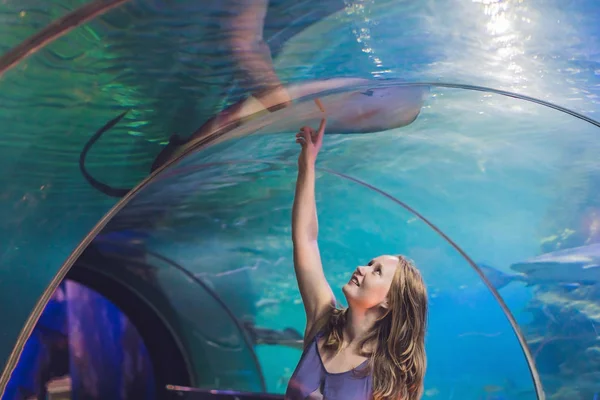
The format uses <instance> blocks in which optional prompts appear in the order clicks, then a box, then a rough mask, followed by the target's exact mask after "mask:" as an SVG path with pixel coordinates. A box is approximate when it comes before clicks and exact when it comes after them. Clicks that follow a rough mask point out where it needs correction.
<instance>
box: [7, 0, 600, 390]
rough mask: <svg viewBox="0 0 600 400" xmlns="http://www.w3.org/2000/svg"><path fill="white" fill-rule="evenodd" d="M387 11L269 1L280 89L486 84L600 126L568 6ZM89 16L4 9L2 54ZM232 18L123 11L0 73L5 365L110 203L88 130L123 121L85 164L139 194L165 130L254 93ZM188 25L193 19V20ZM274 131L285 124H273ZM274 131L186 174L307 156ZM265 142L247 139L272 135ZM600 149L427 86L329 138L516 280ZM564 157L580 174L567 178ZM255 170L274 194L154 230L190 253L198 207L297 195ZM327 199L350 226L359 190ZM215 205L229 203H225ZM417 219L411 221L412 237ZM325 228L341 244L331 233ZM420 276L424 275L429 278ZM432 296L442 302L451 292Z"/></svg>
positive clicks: (471, 97)
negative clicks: (166, 230) (356, 80)
mask: <svg viewBox="0 0 600 400" xmlns="http://www.w3.org/2000/svg"><path fill="white" fill-rule="evenodd" d="M393 3H395V2H392V1H377V2H375V1H372V2H361V3H357V4H353V5H349V4H342V3H341V2H334V1H331V2H320V3H314V2H301V3H298V4H297V5H296V7H293V8H292V7H290V4H288V3H286V2H284V1H281V2H280V1H277V2H275V3H274V4H273V6H272V7H271V9H270V10H269V14H268V16H267V27H266V29H265V38H266V40H267V42H268V43H269V44H270V45H271V46H272V51H273V57H274V65H275V68H276V71H277V73H278V75H279V76H280V78H281V79H282V81H283V82H285V83H301V82H304V81H307V80H315V79H327V78H338V77H360V78H369V79H371V78H375V79H379V78H394V79H398V80H405V81H411V82H415V81H417V82H419V81H420V82H435V81H445V82H455V83H466V84H476V85H483V86H488V87H493V88H496V89H502V90H508V91H512V92H516V93H522V94H526V95H528V96H532V97H536V98H540V99H544V100H547V101H550V102H553V103H556V104H559V105H561V106H564V107H566V108H569V109H571V110H575V111H577V112H580V113H582V114H585V115H588V116H591V117H593V116H594V115H595V113H596V109H597V106H596V104H597V100H596V99H597V90H598V89H597V88H598V85H597V70H598V60H597V52H596V51H595V50H593V49H595V48H597V37H596V36H594V34H592V31H593V27H594V13H587V14H586V13H583V12H582V11H581V10H580V9H575V8H570V7H575V3H569V5H564V4H562V3H559V2H535V1H532V2H503V3H501V2H487V1H486V2H483V1H473V2H472V3H464V2H458V1H456V2H454V1H453V2H442V1H439V2H434V4H429V3H427V4H425V3H421V4H418V5H416V4H412V5H410V6H409V5H408V4H406V6H404V7H398V6H397V5H396V6H395V7H392V4H393ZM83 4H84V2H75V1H72V2H66V3H65V2H63V3H61V6H60V7H58V6H50V5H46V4H44V5H42V4H31V5H28V6H24V5H23V4H22V3H17V2H7V3H4V4H3V5H2V8H1V9H0V10H1V12H2V18H3V19H4V20H5V21H6V23H5V24H2V26H1V27H0V32H1V35H2V38H3V39H4V40H2V41H0V43H1V46H2V47H1V50H2V53H6V52H7V51H8V50H9V49H10V48H12V47H14V46H15V45H17V44H19V43H20V42H21V41H23V40H25V39H26V38H27V37H29V36H30V35H32V34H33V33H34V32H36V31H38V30H39V29H40V28H42V27H43V26H45V25H47V24H49V23H50V22H52V21H53V20H55V19H56V18H59V17H61V16H62V15H64V14H65V13H66V12H68V11H69V10H74V9H76V8H77V7H79V6H81V5H83ZM228 6H229V4H225V3H222V2H216V1H212V2H203V4H202V6H201V7H200V6H192V5H190V4H184V3H177V4H167V3H162V2H154V3H146V2H141V1H139V2H128V3H127V4H125V5H123V6H122V7H119V8H116V9H114V10H112V11H110V12H109V13H107V14H105V15H103V16H100V17H98V18H96V19H95V20H93V21H91V22H89V23H87V24H85V25H83V26H81V27H78V28H76V29H75V30H73V31H72V32H70V33H69V34H67V35H66V36H64V37H62V38H60V39H58V40H56V41H55V42H53V43H50V44H49V45H48V46H47V47H44V48H42V49H40V50H39V51H37V52H36V53H35V54H33V55H31V56H29V57H28V58H26V59H24V60H23V61H22V62H20V63H19V64H17V65H16V66H15V67H14V68H12V69H10V70H8V71H7V72H5V73H4V74H3V75H2V77H1V80H0V85H2V86H1V87H2V91H1V93H2V94H1V96H2V102H3V104H4V107H3V108H2V110H0V119H2V120H3V121H4V122H3V123H2V126H5V127H9V128H8V129H7V130H6V132H5V135H4V137H3V138H4V141H5V151H6V155H5V157H2V161H0V163H2V164H1V165H2V170H3V171H10V173H4V174H2V178H1V179H2V185H3V187H4V188H5V191H4V194H3V196H2V202H3V207H2V210H3V220H4V221H5V222H6V224H5V226H6V228H5V229H4V230H3V231H2V236H3V243H7V245H6V249H5V251H4V252H3V253H2V259H1V260H2V265H3V268H2V274H3V280H2V282H3V283H2V287H3V289H4V288H6V290H3V291H2V297H1V298H0V301H2V304H7V303H8V302H9V301H10V300H9V299H11V298H14V297H16V296H21V293H22V290H23V287H24V286H23V285H25V282H26V285H27V290H28V292H29V293H31V295H30V297H26V298H25V297H23V301H22V303H20V304H19V305H16V306H15V307H14V308H12V309H11V310H10V311H9V312H7V313H3V314H2V315H0V326H3V329H2V332H1V333H2V341H1V342H0V360H1V363H5V361H6V360H9V355H10V353H11V351H12V347H13V344H14V342H15V340H16V339H17V336H18V334H19V331H20V330H21V328H22V326H23V324H24V323H25V321H26V319H27V316H28V315H29V313H30V311H31V309H32V308H33V306H34V304H35V302H36V301H37V299H38V297H39V295H40V294H41V293H42V292H43V290H44V289H45V288H46V287H47V286H48V284H49V283H50V282H51V279H52V277H53V276H54V274H55V273H56V271H57V270H58V269H59V267H60V266H61V265H62V264H63V262H64V260H65V259H66V258H67V257H68V255H69V254H70V253H71V251H73V249H74V248H75V247H76V246H77V244H78V243H79V242H80V241H81V239H82V238H83V237H84V236H85V235H86V234H87V233H88V232H89V231H90V229H91V228H92V227H93V226H94V225H95V224H96V223H97V221H98V220H100V219H101V218H102V216H103V215H104V214H105V213H106V212H107V211H108V210H109V208H110V207H111V206H113V205H114V204H115V203H116V200H115V199H112V198H107V197H105V196H103V195H101V194H100V193H98V192H97V191H95V190H94V189H93V188H91V187H90V186H89V185H88V184H87V182H85V180H84V179H82V177H81V174H80V172H79V169H78V166H77V161H78V158H79V153H80V151H81V149H82V148H83V146H84V144H85V143H86V141H87V140H88V139H89V137H90V136H91V134H92V133H93V132H94V131H95V130H97V129H98V128H99V127H100V126H102V125H103V124H104V123H105V122H106V121H108V120H110V119H111V118H114V117H115V115H116V114H117V113H118V112H120V111H122V110H124V109H131V111H130V113H129V114H128V116H127V119H125V120H124V121H123V123H122V124H120V125H118V126H116V127H115V128H114V129H113V130H111V131H110V133H109V134H106V136H105V137H103V139H102V141H101V142H99V143H98V144H97V145H96V146H95V148H94V150H93V151H92V152H90V155H89V167H90V170H91V171H92V172H93V173H94V174H95V176H97V177H98V178H99V179H101V180H102V181H105V182H110V183H111V184H114V185H117V186H125V187H130V186H134V185H135V184H137V183H139V182H140V181H141V180H142V179H143V178H144V177H145V176H147V174H148V170H149V166H150V164H151V163H152V160H153V159H154V157H155V156H156V154H157V153H158V152H159V151H160V148H161V145H164V143H165V142H166V140H167V139H168V137H169V136H170V134H171V133H173V132H177V133H180V134H181V135H183V136H187V135H189V134H191V133H192V132H193V131H194V130H195V129H197V128H198V127H199V126H200V125H202V123H203V122H204V121H206V119H208V118H209V117H210V116H212V115H214V114H215V113H216V112H218V111H219V110H222V109H223V108H224V107H225V106H227V105H230V104H232V103H234V102H236V101H238V100H240V99H241V98H243V97H244V95H245V94H246V93H247V92H248V90H249V88H242V87H241V86H240V85H238V84H237V83H236V81H235V80H234V79H233V77H234V73H235V72H236V71H235V68H234V66H233V65H232V64H231V62H230V61H228V60H229V56H230V54H228V52H227V50H226V49H223V46H222V37H221V36H220V31H219V29H218V28H219V22H218V21H220V20H219V19H216V16H219V17H218V18H221V19H226V18H227V12H228V9H227V8H226V7H228ZM390 10H391V11H390ZM189 20H193V21H194V23H193V24H189V23H188V24H186V23H182V21H189ZM221 21H222V20H221ZM283 111H285V110H283ZM267 117H270V116H267ZM271 118H272V121H271V122H273V121H275V122H277V118H276V114H274V115H273V116H272V117H271ZM311 122H314V121H311ZM277 123H279V124H280V125H279V126H280V127H279V128H278V129H276V131H277V135H270V136H267V135H258V136H250V137H248V138H242V139H239V140H235V141H231V142H224V143H221V144H218V145H216V146H214V147H211V148H208V149H206V150H204V151H201V152H198V153H197V154H195V155H193V156H191V157H190V158H188V159H187V160H186V161H184V162H183V163H182V164H181V165H180V166H181V167H184V166H186V165H188V166H197V165H201V164H205V163H208V162H211V161H220V162H222V161H223V160H245V159H248V158H250V159H253V160H256V159H261V158H264V159H268V160H274V161H277V162H279V163H284V164H285V163H290V162H292V163H293V162H294V158H295V156H296V151H295V147H294V143H293V141H292V140H290V139H291V138H292V137H293V132H294V130H295V129H296V128H297V127H296V126H295V125H294V126H292V125H290V126H286V124H285V123H281V122H277ZM260 128H262V127H260V126H259V127H257V128H256V129H255V130H254V131H252V132H250V131H248V133H254V132H256V133H262V132H263V131H264V129H263V130H262V131H261V129H260ZM274 132H275V131H274ZM597 134H598V132H597V128H595V127H594V126H592V125H590V124H588V123H585V122H583V121H581V120H579V119H576V118H574V117H572V116H569V115H567V114H564V113H560V112H557V111H555V110H551V109H548V108H545V107H542V106H539V105H535V104H531V103H527V102H524V101H521V100H518V99H511V98H507V97H504V96H499V95H496V94H489V93H481V92H472V91H464V90H458V89H451V88H436V87H433V88H432V91H431V93H430V94H429V96H428V97H427V100H426V102H425V106H424V108H423V111H422V112H421V115H419V117H418V118H417V120H416V121H415V122H414V123H413V124H411V125H409V126H407V127H404V128H401V129H398V130H393V131H389V132H381V133H377V134H375V135H361V136H348V135H332V136H331V137H327V138H326V144H325V146H326V150H325V152H324V153H325V156H324V157H323V158H322V160H321V166H322V167H324V168H329V169H332V170H335V171H343V172H344V173H347V174H350V175H352V176H355V177H358V178H361V179H364V180H365V181H368V182H369V183H370V184H372V185H375V186H376V187H378V188H381V189H382V190H385V191H386V192H389V193H391V194H393V195H394V196H395V197H398V198H402V200H403V201H406V202H407V203H408V204H411V205H414V206H415V207H417V208H418V210H419V211H420V212H422V213H423V214H424V215H427V217H428V218H430V219H431V220H432V221H435V222H436V223H437V224H438V225H439V226H440V227H441V228H442V229H444V231H445V232H448V233H449V235H451V236H452V237H453V238H454V239H455V240H456V241H457V242H458V243H460V244H461V245H462V246H463V247H464V248H465V250H466V251H467V252H468V253H469V254H470V255H471V257H472V258H474V259H476V260H477V259H485V260H486V261H487V262H490V263H493V264H496V265H501V266H505V265H510V264H511V263H513V262H516V261H519V260H521V259H523V258H525V257H529V256H531V255H532V254H535V253H536V251H537V247H538V245H539V241H540V238H543V237H545V236H548V235H551V234H553V233H555V232H556V231H557V230H560V229H561V227H564V226H565V225H567V224H569V223H570V218H571V217H572V216H571V215H570V214H569V212H568V211H567V212H563V213H561V210H565V209H567V210H568V209H569V207H572V208H574V207H577V206H578V205H580V204H582V203H585V202H589V203H593V202H594V201H595V200H594V199H590V198H589V196H591V187H592V185H593V181H592V178H593V176H592V172H595V170H596V169H597V165H596V158H597V157H596V155H597V154H598V141H597V140H596V137H597V136H596V135H597ZM572 154H577V155H578V160H579V161H577V162H573V161H572V159H571V158H570V157H571V156H572ZM235 165H236V167H235V168H249V167H248V166H249V165H254V164H243V163H242V164H235ZM176 167H177V166H176ZM255 167H256V166H255ZM210 171H211V177H212V178H211V179H214V175H213V174H217V176H218V174H219V173H222V174H225V175H227V174H228V171H229V169H228V168H225V167H219V168H213V169H210ZM450 172H451V173H450ZM247 174H249V175H248V176H249V178H248V179H251V180H261V179H262V180H265V179H267V180H268V179H272V181H271V182H270V183H269V184H270V185H271V187H273V188H274V189H271V190H270V191H269V192H268V193H260V191H259V190H258V189H257V192H256V193H253V192H248V191H247V190H246V189H244V190H242V191H240V190H239V189H238V186H239V185H238V184H237V183H236V182H226V183H225V184H222V185H221V186H219V185H218V184H211V185H212V186H211V185H209V187H208V188H207V187H203V193H202V196H198V195H192V196H189V195H188V194H187V193H184V195H182V197H181V198H177V197H176V196H179V194H177V193H176V195H175V196H173V189H169V190H170V192H169V194H168V197H169V198H171V199H172V200H173V199H175V200H173V201H174V203H173V204H174V206H173V208H172V209H168V210H167V211H166V213H165V215H163V218H165V219H167V220H169V221H170V222H169V223H170V224H173V223H179V224H181V225H182V226H190V227H194V232H193V236H194V237H196V235H199V234H201V233H206V234H207V236H204V235H203V236H202V238H209V237H214V232H215V231H214V229H211V228H210V227H211V225H210V224H208V223H207V224H205V225H204V226H203V228H202V229H205V230H206V232H203V231H202V229H200V230H199V231H196V229H198V228H197V225H196V224H198V222H199V221H203V219H202V218H207V217H206V216H205V215H204V216H202V215H201V214H199V213H198V210H204V209H205V208H206V207H209V206H210V207H212V208H214V209H215V212H221V213H224V214H227V213H228V212H231V210H235V211H234V214H235V215H239V213H240V209H244V210H245V212H246V213H248V215H252V212H253V211H252V204H253V203H254V202H255V201H257V200H256V199H267V200H268V199H270V197H269V196H272V195H273V193H275V195H281V196H283V197H282V198H281V199H284V198H285V196H287V197H290V196H291V186H290V185H291V181H290V177H289V176H287V177H284V178H280V179H279V180H278V178H277V177H276V176H271V175H269V173H268V172H264V173H260V174H258V173H254V175H253V173H252V172H248V173H247ZM275 175H276V174H275ZM224 179H225V178H224ZM225 180H227V179H225ZM171 182H176V181H175V180H174V181H171ZM499 182H502V184H499ZM171 184H173V183H171ZM331 185H332V186H331V190H332V193H335V195H334V194H332V195H330V196H331V197H330V198H328V199H321V201H323V202H324V204H327V202H328V201H331V203H330V206H331V207H342V205H344V206H347V207H348V212H349V213H350V212H351V211H352V210H356V207H353V203H352V202H344V204H342V203H340V202H339V200H337V201H334V200H335V199H339V198H345V199H346V198H347V196H349V195H350V193H354V192H350V193H349V192H348V191H347V189H346V186H344V185H345V184H344V183H341V181H339V180H332V181H331ZM335 185H339V188H338V187H336V186H335ZM178 187H179V186H178ZM175 192H176V191H175ZM157 196H158V195H157ZM341 196H345V197H341ZM224 198H226V199H228V200H227V202H222V201H219V199H224ZM248 199H250V200H251V201H248ZM369 199H370V198H369V197H367V198H365V201H366V200H369ZM288 200H289V199H288ZM284 203H285V202H284V201H283V200H282V202H281V203H280V204H284ZM207 204H208V205H207ZM175 206H176V207H175ZM182 207H183V208H185V209H187V210H188V211H187V212H188V213H190V212H191V213H193V212H196V213H195V214H193V215H197V216H198V219H197V220H196V219H190V218H186V217H182V215H184V216H188V215H189V214H185V213H183V214H182V213H181V208H182ZM324 207H327V205H324ZM382 207H383V208H384V210H385V206H382ZM220 208H222V209H220ZM340 209H341V208H340ZM178 210H179V211H178ZM448 210H451V212H450V213H449V212H448ZM364 212H365V213H366V212H367V211H364ZM236 213H237V214H236ZM331 213H333V211H331ZM228 218H230V219H231V218H233V217H232V216H229V217H228ZM236 218H237V217H236ZM354 218H356V221H357V223H364V221H365V218H367V216H366V214H361V213H360V212H359V213H358V214H356V215H355V217H354ZM411 218H412V217H410V216H408V215H407V216H406V217H405V219H404V223H405V224H406V225H407V229H408V226H409V224H411V223H413V221H412V219H411ZM179 219H180V220H181V221H180V222H177V221H178V220H179ZM209 219H210V218H209ZM361 221H362V222H361ZM213 222H214V221H213ZM346 222H349V221H346ZM114 223H117V221H115V222H114ZM121 223H124V224H127V223H128V222H127V221H125V222H121ZM328 223H330V224H331V226H332V227H337V228H338V229H344V227H342V226H338V225H336V220H335V219H332V220H330V221H328ZM338 224H339V223H338ZM331 229H333V228H331ZM365 229H366V228H365ZM373 229H374V228H373ZM180 231H181V232H184V231H185V230H184V229H181V230H180ZM208 233H210V235H213V236H208ZM372 233H373V234H381V232H377V231H376V230H372ZM418 236H419V235H415V236H413V237H412V238H410V239H408V238H403V239H402V240H403V241H402V244H400V245H399V246H400V247H409V246H413V247H415V245H416V243H417V242H418ZM49 238H51V239H50V240H49ZM189 239H190V238H182V240H184V241H185V240H189ZM203 240H204V239H203ZM206 240H210V239H206ZM30 248H36V249H37V251H36V252H35V253H32V252H31V251H28V250H27V249H30ZM415 248H416V249H417V250H415V251H417V252H418V247H415ZM506 248H513V249H515V250H514V251H512V252H507V251H506V250H505V249H506ZM436 254H437V255H436ZM421 257H423V258H424V259H426V260H427V261H425V265H428V266H430V268H434V266H435V265H436V263H437V262H439V261H441V260H442V259H444V260H445V258H444V257H445V255H439V253H436V252H434V251H433V250H431V249H425V250H423V253H422V256H421ZM415 258H419V256H418V255H417V256H416V257H415ZM48 260H52V261H48ZM446 261H447V260H446ZM455 262H457V263H462V261H455ZM24 265H26V266H27V268H23V266H24ZM427 268H428V267H425V271H426V273H429V274H431V273H432V272H433V269H432V270H430V271H427ZM472 277H473V278H475V276H474V275H473V276H472ZM448 282H450V281H448ZM453 284H454V283H448V285H449V286H450V287H452V285H453ZM433 286H438V284H437V283H436V284H434V285H433ZM439 286H440V287H442V288H443V282H440V284H439ZM440 290H441V289H440ZM10 360H11V362H14V357H13V358H11V359H10ZM3 377H6V375H3ZM2 383H4V382H2Z"/></svg>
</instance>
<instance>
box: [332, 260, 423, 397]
mask: <svg viewBox="0 0 600 400" xmlns="http://www.w3.org/2000/svg"><path fill="white" fill-rule="evenodd" d="M397 257H398V268H397V269H396V272H395V274H394V278H393V280H392V284H391V286H390V291H389V293H388V305H389V307H388V308H387V309H386V311H385V313H384V314H383V315H382V316H381V317H380V318H379V319H378V320H377V322H376V323H375V325H374V326H373V328H371V330H370V331H369V333H368V334H367V336H366V337H365V338H364V339H363V340H362V342H361V343H360V346H359V348H360V349H362V351H363V354H364V355H365V356H368V357H369V358H370V359H369V368H367V369H366V370H365V372H364V373H368V372H369V371H372V372H373V399H374V400H418V399H420V398H421V396H422V394H423V379H424V376H425V370H426V369H427V356H426V354H425V331H426V328H427V308H428V303H427V289H426V288H425V284H424V282H423V278H422V277H421V274H420V272H419V270H418V269H417V268H416V267H415V265H414V264H413V263H412V262H411V261H410V260H408V259H406V258H405V257H404V256H397ZM347 314H348V309H338V308H336V309H334V310H332V313H331V314H330V316H329V319H328V321H327V323H326V326H325V342H324V345H323V346H324V348H325V349H326V350H328V351H332V352H338V351H339V350H341V345H342V342H343V337H344V336H343V332H344V327H345V324H346V318H347ZM371 344H374V346H370V345H371ZM366 347H367V348H368V347H370V348H374V351H365V350H364V349H365V348H366Z"/></svg>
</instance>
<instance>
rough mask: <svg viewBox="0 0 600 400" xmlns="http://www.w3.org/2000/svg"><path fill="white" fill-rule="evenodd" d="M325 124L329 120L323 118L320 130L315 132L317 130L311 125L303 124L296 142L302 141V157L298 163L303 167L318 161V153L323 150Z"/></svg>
mask: <svg viewBox="0 0 600 400" xmlns="http://www.w3.org/2000/svg"><path fill="white" fill-rule="evenodd" d="M325 125H327V121H326V120H325V119H322V120H321V125H319V130H318V131H317V132H315V130H314V129H313V128H311V127H309V126H303V127H302V128H301V129H300V132H298V133H297V134H296V143H300V145H301V146H302V151H301V152H300V157H299V158H298V165H299V166H300V167H301V168H306V167H308V166H314V164H315V161H317V155H318V154H319V150H321V146H322V145H323V135H324V134H325Z"/></svg>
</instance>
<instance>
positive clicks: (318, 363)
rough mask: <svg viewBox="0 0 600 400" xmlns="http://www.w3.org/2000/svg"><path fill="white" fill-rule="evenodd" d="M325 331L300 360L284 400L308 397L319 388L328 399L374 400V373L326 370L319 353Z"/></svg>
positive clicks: (359, 367)
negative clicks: (364, 373)
mask: <svg viewBox="0 0 600 400" xmlns="http://www.w3.org/2000/svg"><path fill="white" fill-rule="evenodd" d="M322 336H323V333H322V332H319V333H318V334H316V335H315V338H314V339H313V340H312V342H311V343H310V344H309V345H308V346H306V348H305V349H304V352H303V353H302V357H301V358H300V362H299V363H298V366H297V367H296V370H295V371H294V374H293V375H292V377H291V378H290V381H289V383H288V387H287V390H286V392H285V396H284V400H306V398H307V397H308V396H310V395H311V394H312V393H314V392H315V391H316V390H319V392H320V393H321V395H322V396H323V399H324V400H371V399H372V393H373V379H372V375H371V374H368V375H367V376H365V377H361V376H355V374H354V371H353V370H350V371H346V372H341V373H336V374H333V373H329V372H327V370H325V366H324V365H323V361H322V359H321V355H320V354H319V344H318V340H319V338H320V337H322ZM367 362H368V360H365V361H364V362H363V363H362V364H360V365H359V366H358V367H356V371H361V370H362V369H363V368H366V367H367Z"/></svg>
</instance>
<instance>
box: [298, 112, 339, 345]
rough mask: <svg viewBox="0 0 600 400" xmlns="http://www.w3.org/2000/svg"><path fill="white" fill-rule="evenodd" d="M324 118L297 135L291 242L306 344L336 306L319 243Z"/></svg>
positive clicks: (304, 128)
mask: <svg viewBox="0 0 600 400" xmlns="http://www.w3.org/2000/svg"><path fill="white" fill-rule="evenodd" d="M324 133H325V120H322V121H321V126H320V127H319V131H318V132H316V133H315V131H314V130H313V129H312V128H309V127H306V126H305V127H303V128H302V129H301V131H300V132H299V133H298V134H297V135H296V142H298V143H300V144H301V145H302V151H301V152H300V157H299V158H298V179H297V181H296V195H295V197H294V207H293V209H292V241H293V244H294V269H295V271H296V279H297V280H298V287H299V289H300V295H301V296H302V301H303V303H304V310H305V311H306V330H305V331H304V340H305V343H306V342H307V339H308V340H310V339H311V336H312V335H313V334H314V333H315V332H313V329H314V328H315V324H316V323H317V322H318V321H319V320H320V319H321V318H323V317H324V316H325V314H327V313H329V312H330V311H331V310H332V308H333V307H334V306H335V297H334V295H333V292H332V291H331V287H330V286H329V284H328V283H327V280H326V279H325V274H324V273H323V265H322V264H321V255H320V254H319V245H318V243H317V239H318V234H319V223H318V220H317V206H316V202H315V161H316V159H317V154H318V153H319V150H320V149H321V145H322V143H323V135H324Z"/></svg>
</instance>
